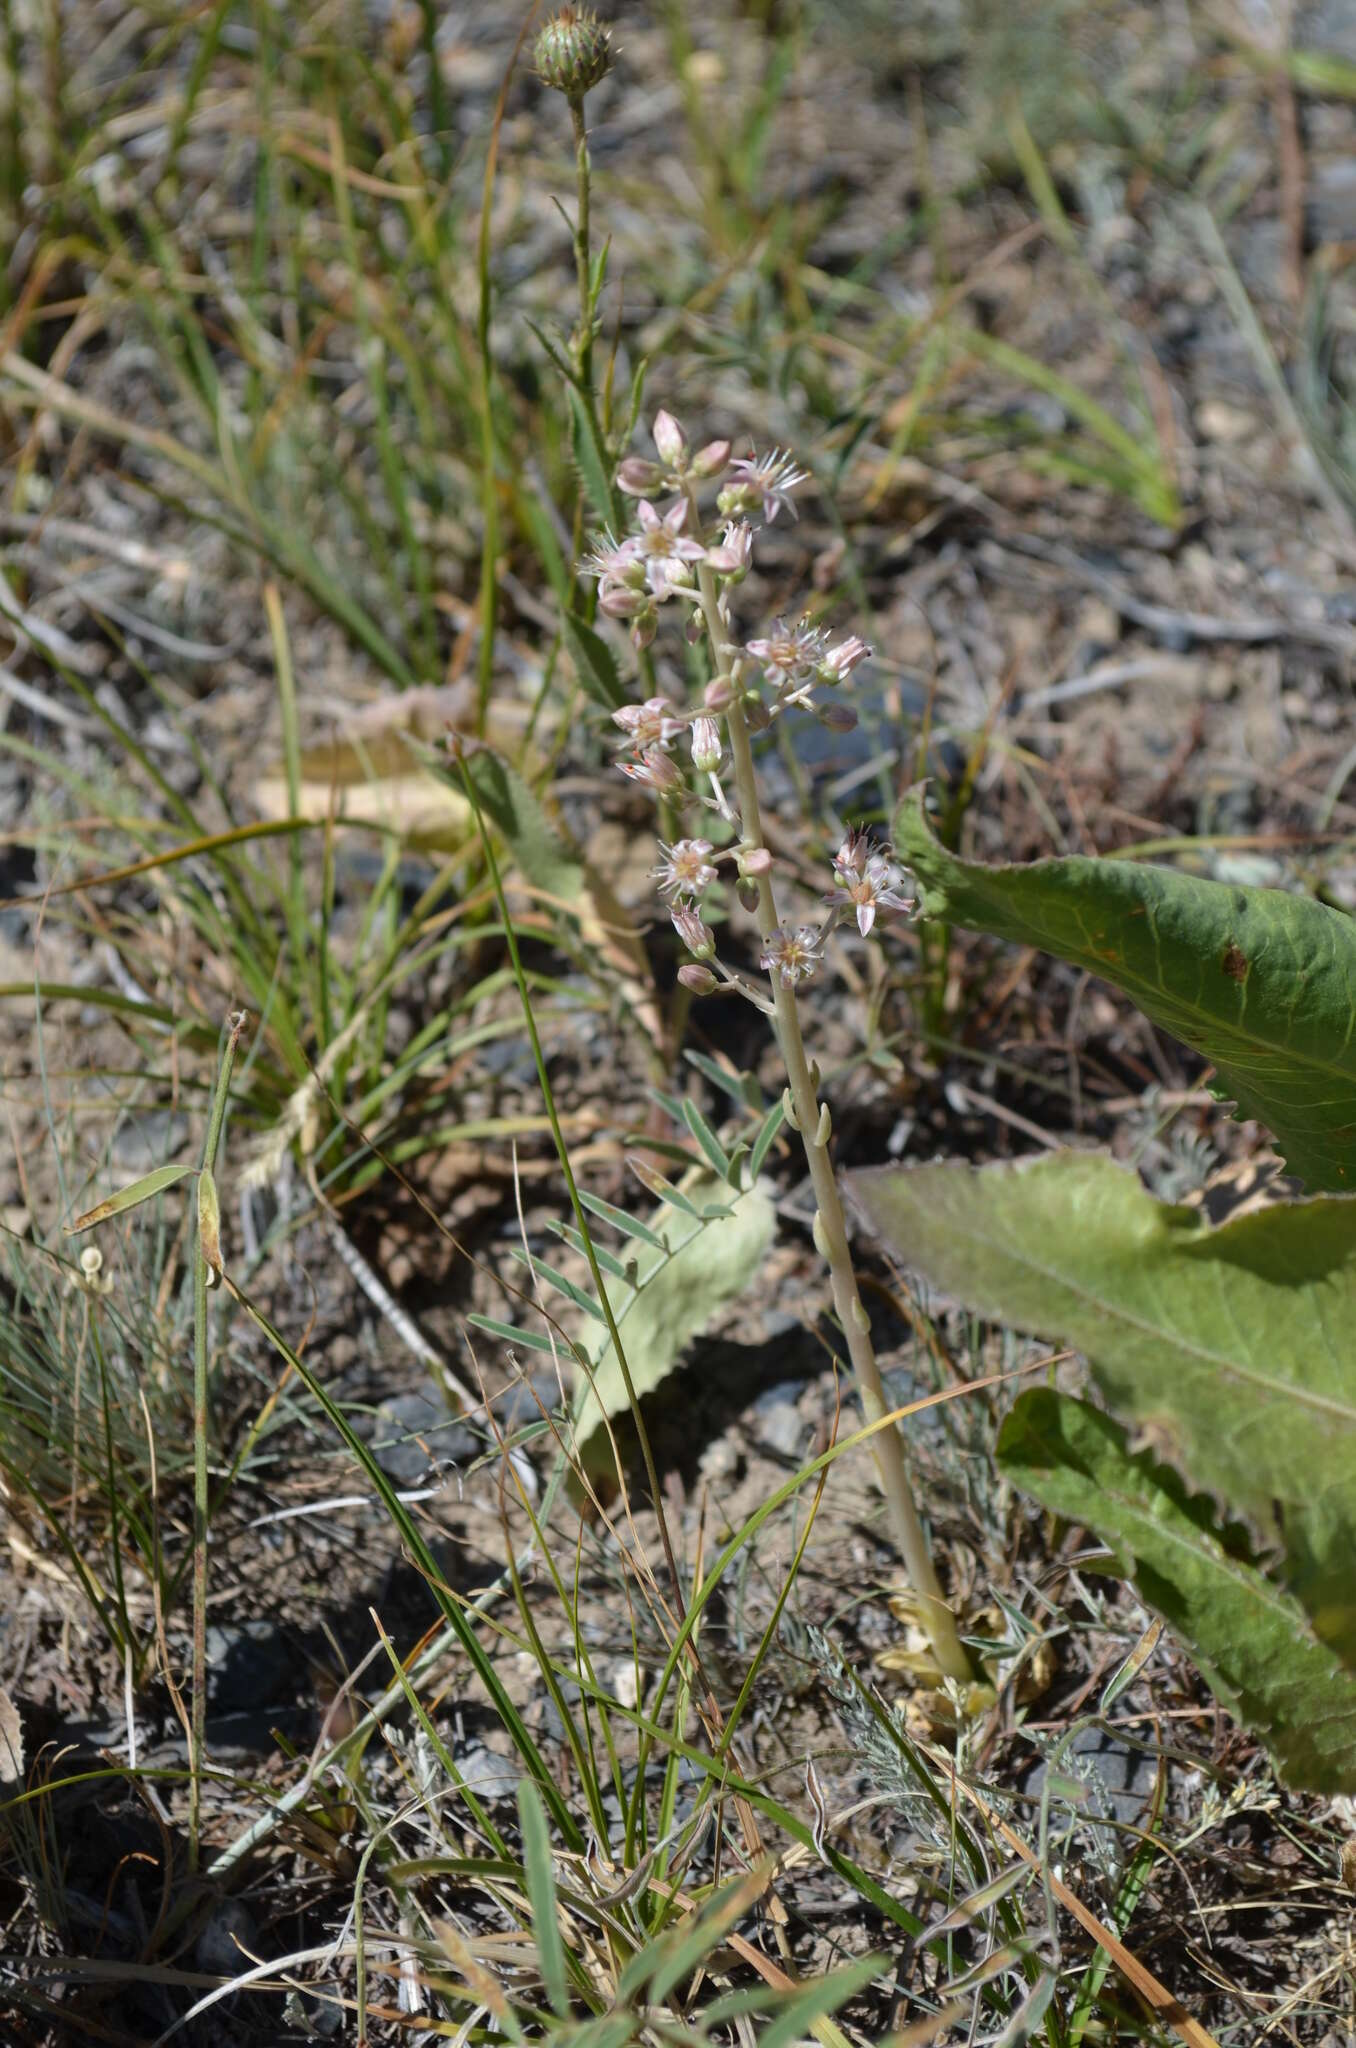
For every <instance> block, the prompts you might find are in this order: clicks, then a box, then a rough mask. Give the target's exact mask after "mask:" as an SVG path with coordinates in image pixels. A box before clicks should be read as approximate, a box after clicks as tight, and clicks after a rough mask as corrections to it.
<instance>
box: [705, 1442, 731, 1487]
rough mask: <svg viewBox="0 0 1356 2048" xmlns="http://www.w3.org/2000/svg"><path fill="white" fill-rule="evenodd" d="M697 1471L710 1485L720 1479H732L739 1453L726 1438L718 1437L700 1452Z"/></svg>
mask: <svg viewBox="0 0 1356 2048" xmlns="http://www.w3.org/2000/svg"><path fill="white" fill-rule="evenodd" d="M697 1469H698V1471H699V1472H700V1473H701V1475H702V1478H703V1479H706V1480H709V1481H710V1482H711V1483H712V1485H716V1484H718V1483H719V1481H721V1480H722V1479H733V1478H734V1475H735V1473H736V1472H737V1470H738V1469H739V1452H738V1450H737V1449H736V1448H735V1446H734V1444H733V1443H732V1442H731V1441H730V1438H729V1437H728V1436H718V1437H716V1439H715V1440H714V1442H712V1443H709V1444H708V1445H707V1446H706V1449H705V1450H704V1451H703V1452H702V1454H701V1457H700V1459H699V1460H698V1464H697Z"/></svg>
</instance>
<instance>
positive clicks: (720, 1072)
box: [683, 1051, 763, 1115]
mask: <svg viewBox="0 0 1356 2048" xmlns="http://www.w3.org/2000/svg"><path fill="white" fill-rule="evenodd" d="M683 1058H684V1059H685V1060H687V1061H689V1062H690V1063H691V1065H692V1066H694V1067H695V1068H696V1069H697V1072H698V1073H699V1074H705V1076H706V1078H707V1080H708V1081H709V1082H710V1083H711V1086H712V1087H713V1088H719V1090H720V1092H721V1094H722V1095H728V1096H729V1098H730V1100H731V1102H733V1103H734V1104H735V1105H736V1107H737V1108H739V1109H742V1110H743V1111H744V1112H745V1113H746V1114H747V1112H748V1111H749V1110H752V1111H753V1112H754V1114H755V1115H760V1114H761V1113H762V1108H763V1097H762V1090H761V1089H760V1088H759V1086H758V1083H757V1081H755V1079H754V1077H753V1075H752V1074H732V1073H730V1071H729V1069H728V1068H726V1067H723V1066H722V1065H721V1064H720V1061H719V1060H713V1059H712V1058H711V1057H710V1055H709V1054H708V1053H704V1052H694V1051H685V1052H684V1054H683Z"/></svg>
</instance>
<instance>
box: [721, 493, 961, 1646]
mask: <svg viewBox="0 0 1356 2048" xmlns="http://www.w3.org/2000/svg"><path fill="white" fill-rule="evenodd" d="M695 524H696V522H695V519H694V530H695ZM697 579H698V587H699V589H700V593H701V602H702V613H703V616H704V618H705V621H706V630H707V633H708V635H709V636H710V641H711V651H712V655H713V657H714V660H715V664H716V668H717V671H718V672H724V671H725V668H726V660H725V655H726V647H725V642H726V639H727V634H726V628H725V624H724V621H723V620H722V618H721V615H720V601H719V597H718V594H717V590H716V580H715V575H714V573H713V571H712V570H711V569H709V568H708V567H707V565H706V564H705V563H702V564H701V565H700V566H699V568H698V570H697ZM732 680H733V682H734V685H735V694H734V701H733V702H732V703H731V705H730V708H729V711H728V712H727V714H726V723H727V725H728V727H729V733H730V750H731V753H732V754H733V757H734V774H735V786H736V789H737V791H738V794H739V814H740V829H741V834H742V837H743V839H744V841H745V842H746V843H747V844H749V845H752V846H756V847H759V848H761V847H763V846H764V845H765V844H766V842H765V840H764V838H763V824H762V814H761V811H760V808H759V803H758V782H757V776H756V774H755V771H754V765H753V748H752V746H751V745H750V741H749V728H748V721H747V720H746V718H745V716H744V707H743V704H742V702H741V700H740V695H739V664H738V663H737V662H736V663H735V665H734V668H733V672H732ZM757 916H758V929H759V931H760V932H761V933H762V935H763V937H764V938H767V937H768V936H769V935H770V934H771V932H773V931H774V930H775V929H776V927H777V925H778V924H779V922H780V919H779V918H778V915H777V899H776V893H775V891H774V889H773V886H772V878H771V876H770V875H766V874H764V875H760V876H759V877H758V911H757ZM772 995H773V1001H774V1004H775V1009H776V1030H777V1042H778V1044H779V1046H780V1048H781V1054H782V1060H783V1062H784V1064H785V1067H786V1078H787V1084H788V1087H789V1089H790V1096H791V1107H792V1109H793V1110H794V1112H795V1121H796V1123H797V1125H798V1126H799V1128H800V1136H801V1143H802V1145H803V1146H804V1148H805V1163H806V1165H807V1167H808V1168H809V1171H810V1184H811V1186H812V1188H813V1189H814V1197H815V1205H816V1216H815V1240H816V1243H817V1244H818V1245H819V1247H820V1249H821V1250H822V1252H823V1254H824V1257H825V1259H826V1260H827V1262H828V1267H829V1278H830V1282H831V1284H832V1289H833V1305H834V1309H835V1311H836V1313H837V1316H838V1321H839V1324H840V1325H841V1327H842V1331H843V1335H844V1337H845V1338H846V1340H847V1347H848V1358H849V1360H850V1361H851V1365H852V1370H853V1373H854V1375H855V1377H856V1381H857V1388H858V1392H859V1394H860V1397H861V1403H862V1413H863V1415H864V1416H865V1418H866V1420H867V1422H878V1421H879V1420H880V1418H881V1416H882V1415H885V1414H887V1413H888V1412H889V1409H888V1404H887V1402H886V1399H885V1389H884V1386H883V1385H882V1383H881V1376H880V1367H879V1365H878V1364H877V1362H876V1353H875V1347H874V1346H873V1344H872V1342H871V1323H870V1319H869V1317H868V1315H867V1313H866V1309H865V1308H864V1307H863V1305H862V1298H861V1295H860V1293H859V1292H858V1288H857V1276H856V1274H855V1273H854V1271H853V1268H852V1253H851V1250H850V1248H849V1245H848V1234H847V1222H846V1219H845V1217H844V1215H843V1204H842V1199H841V1197H840V1195H839V1193H838V1181H837V1177H836V1175H835V1173H834V1169H833V1161H832V1159H831V1157H830V1154H829V1134H828V1115H827V1112H826V1111H825V1110H824V1109H823V1108H822V1107H821V1105H820V1102H819V1098H818V1092H817V1089H816V1085H815V1079H814V1076H813V1074H812V1073H811V1069H810V1063H809V1060H808V1059H807V1057H806V1053H805V1040H804V1038H803V1036H802V1035H801V1028H800V1010H799V1006H798V1004H797V1002H796V992H795V990H794V989H793V988H788V987H786V986H785V985H784V984H783V983H782V981H781V979H780V977H779V976H778V975H776V974H774V975H773V976H772ZM872 1444H873V1450H874V1455H875V1460H876V1469H877V1472H878V1473H879V1475H880V1482H881V1488H882V1491H883V1492H884V1495H885V1502H886V1509H887V1512H888V1514H889V1519H890V1529H891V1533H892V1534H893V1536H894V1540H895V1543H896V1545H897V1546H898V1549H899V1553H900V1556H901V1557H902V1558H903V1560H904V1568H905V1570H906V1572H907V1573H908V1576H909V1583H910V1585H911V1586H912V1588H913V1591H914V1595H915V1597H916V1599H917V1601H918V1606H919V1619H920V1621H921V1622H922V1625H923V1627H924V1629H925V1630H926V1632H927V1637H928V1641H929V1643H930V1644H931V1646H932V1651H933V1655H934V1656H935V1657H936V1660H937V1663H938V1665H939V1667H940V1668H941V1670H942V1671H943V1672H944V1673H945V1674H946V1676H947V1677H948V1678H954V1679H957V1680H959V1681H960V1682H962V1683H966V1682H969V1681H971V1680H973V1678H974V1676H975V1673H974V1667H973V1665H972V1663H971V1661H970V1658H969V1655H968V1654H967V1652H966V1649H965V1646H964V1644H963V1643H962V1642H961V1639H960V1635H959V1633H958V1631H957V1628H956V1617H955V1615H954V1614H953V1613H952V1611H951V1609H950V1607H949V1606H948V1605H947V1603H946V1601H945V1599H944V1598H943V1596H942V1589H941V1586H940V1584H939V1583H938V1579H937V1574H936V1571H935V1570H934V1568H933V1563H932V1556H931V1553H930V1551H929V1549H928V1541H927V1537H926V1536H925V1534H924V1532H923V1525H922V1522H921V1520H920V1518H919V1514H918V1507H917V1504H916V1502H915V1500H914V1497H913V1489H912V1487H911V1486H910V1484H909V1475H908V1472H907V1471H906V1469H905V1464H904V1447H903V1444H902V1442H901V1440H900V1435H899V1431H898V1429H896V1428H892V1429H885V1430H880V1431H878V1432H877V1434H876V1435H875V1437H874V1438H873V1439H872Z"/></svg>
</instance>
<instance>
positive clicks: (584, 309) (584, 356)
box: [570, 95, 594, 410]
mask: <svg viewBox="0 0 1356 2048" xmlns="http://www.w3.org/2000/svg"><path fill="white" fill-rule="evenodd" d="M570 119H571V121H572V122H573V123H574V182H575V214H574V268H575V276H576V279H577V281H578V284H579V332H578V334H577V335H576V336H575V341H574V361H575V368H576V369H577V370H578V372H579V382H580V384H581V386H582V387H583V390H584V392H585V393H586V394H587V403H588V405H589V407H590V410H592V408H593V404H594V392H593V303H592V300H593V290H592V280H591V278H590V276H589V272H590V269H591V267H592V263H591V256H590V251H589V174H590V170H591V165H590V163H589V131H588V124H587V122H586V121H585V119H584V101H583V97H582V95H581V96H580V97H579V98H577V99H576V98H571V100H570Z"/></svg>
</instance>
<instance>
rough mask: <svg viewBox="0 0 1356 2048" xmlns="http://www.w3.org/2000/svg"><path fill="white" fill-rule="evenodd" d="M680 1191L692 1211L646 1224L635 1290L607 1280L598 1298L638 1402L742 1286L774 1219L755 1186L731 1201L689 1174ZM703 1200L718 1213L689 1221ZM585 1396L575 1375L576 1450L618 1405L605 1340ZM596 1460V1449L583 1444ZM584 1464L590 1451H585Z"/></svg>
mask: <svg viewBox="0 0 1356 2048" xmlns="http://www.w3.org/2000/svg"><path fill="white" fill-rule="evenodd" d="M683 1187H684V1190H685V1191H686V1193H687V1195H688V1196H689V1198H690V1199H691V1201H692V1205H693V1209H694V1211H697V1212H698V1213H697V1214H695V1215H694V1214H689V1213H685V1212H684V1211H683V1210H681V1209H675V1208H673V1207H670V1206H665V1207H664V1208H661V1209H659V1210H656V1212H655V1213H654V1215H652V1216H651V1217H650V1218H649V1222H648V1232H649V1235H650V1236H651V1237H655V1238H658V1239H659V1240H660V1247H659V1248H656V1247H655V1246H653V1245H652V1244H649V1243H642V1245H641V1249H640V1251H639V1255H638V1257H637V1261H636V1288H638V1289H639V1292H637V1291H636V1288H632V1287H629V1286H627V1285H626V1284H625V1283H624V1282H620V1281H613V1282H612V1283H611V1284H610V1285H609V1287H608V1299H609V1301H610V1303H611V1306H612V1310H613V1313H614V1315H615V1316H616V1318H617V1320H618V1325H619V1329H620V1334H621V1340H622V1347H623V1349H624V1351H625V1353H626V1362H627V1365H628V1366H629V1367H630V1371H631V1379H632V1382H633V1384H634V1386H635V1389H636V1392H637V1393H638V1394H640V1395H645V1394H648V1393H652V1392H653V1390H654V1389H655V1388H656V1387H657V1386H658V1385H659V1384H660V1382H661V1381H662V1380H663V1379H665V1378H666V1377H667V1376H668V1374H669V1373H670V1372H671V1371H672V1370H673V1368H674V1366H676V1365H677V1364H678V1362H679V1360H680V1359H681V1357H682V1355H683V1352H684V1351H685V1349H686V1348H687V1346H688V1345H689V1344H690V1343H691V1341H692V1339H693V1338H694V1337H696V1336H698V1335H699V1334H700V1333H701V1331H703V1330H704V1329H705V1328H706V1326H707V1324H708V1323H709V1322H710V1321H711V1319H712V1317H713V1316H715V1315H716V1314H717V1313H718V1311H719V1310H721V1309H723V1308H724V1307H726V1305H727V1304H728V1303H729V1302H731V1301H733V1300H735V1298H736V1297H737V1296H738V1295H740V1294H742V1293H743V1292H744V1289H745V1288H746V1287H748V1286H749V1285H750V1283H751V1282H752V1281H753V1279H754V1278H755V1276H756V1275H757V1273H758V1271H759V1268H760V1267H761V1266H762V1264H763V1260H764V1257H765V1255H766V1253H767V1249H768V1246H769V1245H770V1244H771V1242H772V1233H773V1228H774V1225H775V1222H776V1214H775V1211H774V1209H773V1206H772V1202H771V1200H770V1198H769V1196H768V1194H767V1192H766V1190H765V1189H764V1188H763V1187H761V1186H757V1185H755V1186H754V1187H751V1188H749V1189H748V1190H747V1191H746V1192H745V1193H744V1194H742V1195H738V1196H735V1197H731V1194H730V1190H729V1187H728V1186H727V1185H726V1184H725V1183H724V1182H722V1181H719V1180H717V1179H715V1177H714V1176H710V1175H703V1174H695V1175H689V1176H687V1177H686V1178H685V1180H684V1182H683ZM703 1202H706V1203H712V1202H718V1203H719V1204H720V1206H721V1208H722V1209H724V1210H725V1211H726V1212H727V1213H725V1214H724V1215H722V1216H720V1217H719V1218H718V1219H717V1220H716V1221H714V1222H708V1223H703V1222H702V1221H700V1220H699V1213H700V1208H701V1205H702V1204H703ZM591 1357H592V1360H593V1391H592V1392H590V1390H589V1388H588V1385H587V1382H586V1381H584V1380H583V1378H582V1376H581V1384H580V1391H579V1401H578V1405H577V1430H578V1436H579V1441H580V1443H581V1445H582V1444H585V1443H586V1440H587V1439H588V1438H589V1437H590V1436H593V1435H595V1434H596V1432H597V1431H598V1430H599V1429H600V1428H601V1426H602V1420H603V1416H604V1415H607V1416H613V1415H621V1414H623V1413H624V1412H625V1411H626V1408H627V1405H628V1404H627V1397H626V1386H625V1382H624V1381H623V1379H622V1373H621V1367H620V1365H619V1364H618V1362H617V1355H616V1352H615V1350H614V1349H613V1345H612V1340H611V1338H610V1336H608V1335H607V1334H606V1333H604V1334H603V1335H601V1336H600V1337H599V1338H598V1339H597V1340H596V1341H595V1342H592V1344H591ZM593 1451H594V1453H596V1454H597V1455H599V1456H602V1455H605V1453H606V1443H605V1442H604V1444H603V1445H602V1446H601V1447H600V1446H597V1445H595V1446H594V1447H593ZM584 1455H585V1461H586V1462H589V1461H590V1456H591V1454H590V1451H589V1449H588V1448H586V1449H585V1453H584Z"/></svg>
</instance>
